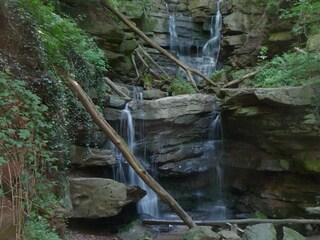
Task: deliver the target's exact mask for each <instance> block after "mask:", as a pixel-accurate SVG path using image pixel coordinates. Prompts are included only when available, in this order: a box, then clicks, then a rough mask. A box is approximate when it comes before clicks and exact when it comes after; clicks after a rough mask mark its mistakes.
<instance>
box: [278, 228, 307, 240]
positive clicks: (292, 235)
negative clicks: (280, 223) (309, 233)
mask: <svg viewBox="0 0 320 240" xmlns="http://www.w3.org/2000/svg"><path fill="white" fill-rule="evenodd" d="M305 239H306V238H305V237H304V236H302V235H301V234H300V233H298V232H297V231H295V230H293V229H291V228H287V227H283V240H305Z"/></svg>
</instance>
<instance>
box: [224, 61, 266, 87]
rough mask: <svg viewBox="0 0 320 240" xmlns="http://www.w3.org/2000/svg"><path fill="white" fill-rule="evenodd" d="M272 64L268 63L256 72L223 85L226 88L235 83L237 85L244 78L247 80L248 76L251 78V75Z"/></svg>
mask: <svg viewBox="0 0 320 240" xmlns="http://www.w3.org/2000/svg"><path fill="white" fill-rule="evenodd" d="M270 66H271V64H267V65H265V66H263V67H262V68H260V69H258V70H256V71H254V72H251V73H248V74H246V75H244V76H243V77H241V78H238V79H236V80H233V81H231V82H229V83H227V84H225V85H224V86H223V87H224V88H228V87H231V86H234V85H236V84H238V83H241V82H243V81H244V80H246V79H247V78H251V77H253V76H255V75H257V74H258V73H259V72H262V71H263V70H265V69H267V68H268V67H270Z"/></svg>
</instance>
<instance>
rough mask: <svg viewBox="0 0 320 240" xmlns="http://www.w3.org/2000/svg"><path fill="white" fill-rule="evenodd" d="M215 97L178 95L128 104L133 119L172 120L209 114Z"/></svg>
mask: <svg viewBox="0 0 320 240" xmlns="http://www.w3.org/2000/svg"><path fill="white" fill-rule="evenodd" d="M214 103H215V97H214V96H212V95H204V94H191V95H188V94H187V95H179V96H175V97H166V98H161V99H157V100H152V101H141V102H139V101H133V102H130V103H129V107H130V109H131V110H132V115H133V117H134V118H135V119H143V120H157V119H166V120H170V119H171V120H173V119H176V118H178V117H180V116H184V115H190V114H199V113H205V112H211V111H212V110H213V106H214Z"/></svg>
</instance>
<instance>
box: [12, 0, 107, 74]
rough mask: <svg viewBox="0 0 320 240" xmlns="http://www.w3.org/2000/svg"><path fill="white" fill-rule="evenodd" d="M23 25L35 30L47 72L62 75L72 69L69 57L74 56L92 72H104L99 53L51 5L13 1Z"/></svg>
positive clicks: (32, 1) (79, 31)
mask: <svg viewBox="0 0 320 240" xmlns="http://www.w3.org/2000/svg"><path fill="white" fill-rule="evenodd" d="M16 1H17V5H18V8H19V9H21V11H23V12H21V15H23V16H24V21H26V22H28V23H31V24H33V25H34V26H35V31H36V34H37V35H38V36H39V38H40V39H39V40H40V42H41V44H42V47H43V51H42V56H41V57H42V59H43V62H44V63H45V64H47V65H48V69H51V68H57V67H60V68H62V69H65V70H66V71H72V70H73V69H74V64H75V62H70V60H72V55H73V54H77V55H78V56H79V57H81V60H82V61H83V62H84V63H85V64H86V65H87V67H88V68H91V69H92V70H98V71H101V72H103V71H105V70H106V66H105V62H104V59H103V52H102V51H101V50H100V49H99V48H97V46H96V44H95V43H94V42H93V40H92V39H91V38H90V37H89V36H88V35H87V34H85V32H84V31H82V30H81V29H80V28H78V27H77V24H76V23H75V22H74V21H73V20H71V19H69V18H67V17H65V16H64V17H61V16H59V15H58V14H56V13H55V12H54V8H53V7H52V6H51V5H45V4H44V3H43V1H41V0H16Z"/></svg>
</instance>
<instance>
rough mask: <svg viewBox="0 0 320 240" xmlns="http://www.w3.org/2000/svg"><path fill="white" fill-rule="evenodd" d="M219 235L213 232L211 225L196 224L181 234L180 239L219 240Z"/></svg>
mask: <svg viewBox="0 0 320 240" xmlns="http://www.w3.org/2000/svg"><path fill="white" fill-rule="evenodd" d="M219 239H220V235H219V234H217V233H215V232H213V231H212V230H211V227H207V226H197V227H194V228H191V229H190V230H188V231H187V232H185V233H184V234H183V235H182V236H181V240H219Z"/></svg>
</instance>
